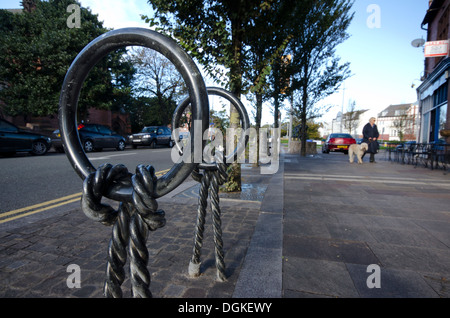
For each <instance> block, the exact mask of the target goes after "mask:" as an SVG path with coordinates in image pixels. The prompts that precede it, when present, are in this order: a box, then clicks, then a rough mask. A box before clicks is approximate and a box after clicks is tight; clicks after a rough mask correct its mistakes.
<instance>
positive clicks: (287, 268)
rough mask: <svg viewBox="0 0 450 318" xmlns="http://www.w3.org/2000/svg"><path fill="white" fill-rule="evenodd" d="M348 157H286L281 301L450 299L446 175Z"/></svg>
mask: <svg viewBox="0 0 450 318" xmlns="http://www.w3.org/2000/svg"><path fill="white" fill-rule="evenodd" d="M347 158H348V157H347V156H344V155H342V154H330V155H326V154H323V155H322V154H320V155H318V156H315V157H307V158H299V157H298V156H294V155H286V156H285V166H284V167H285V170H284V180H285V183H284V224H283V234H284V235H283V296H284V297H427V298H428V297H449V296H450V249H449V248H450V192H449V191H450V175H447V174H444V173H443V171H442V170H435V171H431V170H430V169H426V168H423V167H418V168H414V167H412V166H408V165H401V164H398V163H391V162H388V161H384V160H382V158H383V156H382V155H381V154H380V155H377V159H381V160H379V161H378V163H375V164H370V163H368V162H367V161H368V158H365V160H366V162H364V164H363V165H358V164H353V165H351V164H349V163H348V159H347ZM372 264H375V265H378V266H379V271H378V270H377V271H374V269H373V268H368V267H369V265H372ZM377 273H379V275H378V274H377ZM368 281H369V283H368ZM376 281H378V282H379V283H380V285H379V287H380V288H376V287H377V286H374V285H373V284H374V283H375V282H376ZM369 287H374V288H369Z"/></svg>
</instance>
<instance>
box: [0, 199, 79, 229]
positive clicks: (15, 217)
mask: <svg viewBox="0 0 450 318" xmlns="http://www.w3.org/2000/svg"><path fill="white" fill-rule="evenodd" d="M79 200H80V197H77V198H75V199H72V200H68V201H64V202H61V203H58V204H54V205H50V206H47V207H45V208H42V209H38V210H34V211H31V212H28V213H22V214H19V215H16V216H12V217H10V218H7V219H3V220H0V224H2V223H6V222H9V221H12V220H16V219H19V218H22V217H24V216H28V215H32V214H35V213H39V212H42V211H47V210H50V209H53V208H57V207H59V206H62V205H66V204H69V203H72V202H76V201H79ZM2 216H3V215H0V217H2Z"/></svg>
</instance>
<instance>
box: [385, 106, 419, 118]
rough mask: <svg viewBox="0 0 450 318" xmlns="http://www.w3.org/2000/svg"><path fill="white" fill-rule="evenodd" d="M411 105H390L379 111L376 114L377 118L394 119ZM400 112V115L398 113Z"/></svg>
mask: <svg viewBox="0 0 450 318" xmlns="http://www.w3.org/2000/svg"><path fill="white" fill-rule="evenodd" d="M411 105H413V104H412V103H410V104H399V105H390V106H389V107H387V108H385V109H384V110H383V111H381V112H380V113H379V114H378V117H396V116H400V115H404V114H405V113H406V112H407V111H408V109H409V108H410V107H411ZM399 111H400V114H399V113H398V112H399Z"/></svg>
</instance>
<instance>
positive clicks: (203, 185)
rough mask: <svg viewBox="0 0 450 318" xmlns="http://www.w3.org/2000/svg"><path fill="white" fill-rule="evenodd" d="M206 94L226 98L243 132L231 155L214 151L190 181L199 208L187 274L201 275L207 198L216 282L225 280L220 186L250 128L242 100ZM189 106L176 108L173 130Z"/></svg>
mask: <svg viewBox="0 0 450 318" xmlns="http://www.w3.org/2000/svg"><path fill="white" fill-rule="evenodd" d="M207 91H208V94H209V95H216V96H220V97H222V98H225V99H227V100H228V101H229V102H230V103H231V104H232V105H233V106H234V107H235V108H236V110H237V111H238V113H239V116H240V118H241V122H242V128H243V129H242V130H241V135H240V138H239V141H238V143H237V146H236V148H235V149H233V151H230V154H229V155H228V156H227V157H226V158H223V154H222V153H221V152H219V151H216V156H215V159H216V161H215V162H213V163H205V162H203V163H202V164H200V165H199V166H198V167H197V168H195V169H194V171H193V172H192V178H193V179H194V180H195V181H197V182H199V183H200V190H199V199H198V208H197V221H196V226H195V234H194V249H193V255H192V257H191V260H190V262H189V267H188V272H189V275H190V276H191V277H197V276H199V275H200V266H201V261H200V256H201V248H202V246H203V233H204V230H205V222H206V211H207V205H208V196H209V198H210V201H211V212H212V214H211V217H212V224H213V233H214V251H215V259H216V268H217V279H218V280H219V281H226V274H225V261H224V250H223V240H222V221H221V210H220V204H219V186H220V185H222V184H223V183H224V182H225V181H226V180H227V179H228V175H227V168H228V166H229V165H228V164H227V162H232V161H233V160H236V159H237V158H239V156H240V155H241V154H242V153H243V151H244V150H245V146H246V145H247V142H248V135H247V133H246V132H247V130H248V128H249V127H250V121H249V118H248V114H247V111H246V110H245V107H244V105H243V104H242V103H241V101H240V100H239V99H238V98H237V97H236V96H235V95H233V94H231V93H230V92H228V91H226V90H224V89H221V88H217V87H208V88H207ZM188 105H189V99H185V100H184V101H183V102H181V103H180V105H178V107H177V109H176V110H175V112H174V116H173V119H172V127H174V128H175V127H177V125H178V123H179V121H180V118H181V115H182V114H183V112H184V111H185V109H186V108H187V106H188ZM175 145H176V147H177V148H178V151H179V152H180V155H182V154H183V149H182V147H181V145H180V143H179V142H178V141H176V142H175ZM200 170H203V173H200Z"/></svg>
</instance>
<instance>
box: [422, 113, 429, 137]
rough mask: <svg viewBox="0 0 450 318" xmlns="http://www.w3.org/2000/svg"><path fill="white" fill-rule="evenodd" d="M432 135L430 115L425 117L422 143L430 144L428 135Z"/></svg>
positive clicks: (427, 114)
mask: <svg viewBox="0 0 450 318" xmlns="http://www.w3.org/2000/svg"><path fill="white" fill-rule="evenodd" d="M429 133H430V113H426V114H424V115H423V125H422V142H423V143H426V142H428V135H429Z"/></svg>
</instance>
